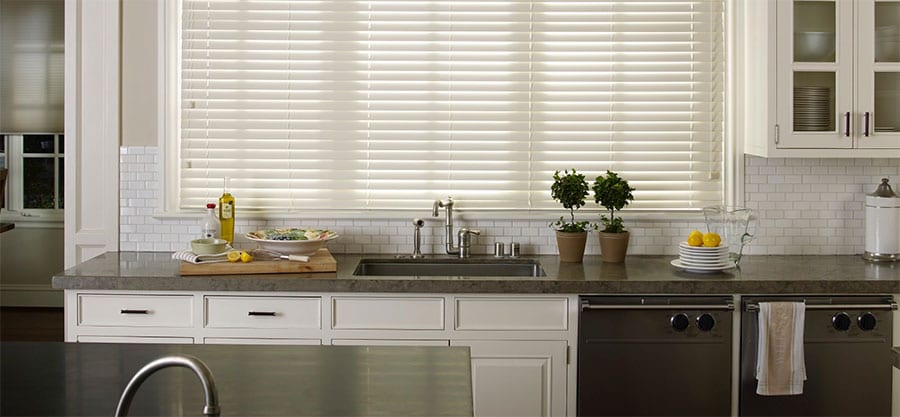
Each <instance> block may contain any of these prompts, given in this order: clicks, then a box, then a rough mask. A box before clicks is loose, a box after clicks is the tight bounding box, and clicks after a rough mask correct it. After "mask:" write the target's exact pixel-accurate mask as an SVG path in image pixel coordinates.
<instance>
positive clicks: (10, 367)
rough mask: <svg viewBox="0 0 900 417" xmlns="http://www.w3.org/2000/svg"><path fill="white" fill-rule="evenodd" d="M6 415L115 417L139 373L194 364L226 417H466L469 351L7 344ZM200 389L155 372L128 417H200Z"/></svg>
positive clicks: (183, 375) (0, 352)
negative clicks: (159, 363)
mask: <svg viewBox="0 0 900 417" xmlns="http://www.w3.org/2000/svg"><path fill="white" fill-rule="evenodd" d="M0 347H2V348H0V357H2V361H0V375H2V378H0V392H2V396H3V401H2V402H0V414H2V415H30V416H44V415H46V416H63V415H65V416H101V415H107V416H110V415H113V414H114V412H115V410H116V405H117V404H118V400H119V397H120V395H121V394H122V392H123V390H124V389H125V385H126V384H127V383H128V381H129V379H131V377H132V375H134V374H135V373H136V372H137V371H138V370H139V369H141V367H143V366H144V365H145V364H147V363H149V362H150V361H152V360H155V359H158V358H161V357H164V356H171V355H192V356H194V357H196V358H198V359H200V360H201V361H203V362H204V363H205V364H206V365H207V366H208V367H209V369H210V371H211V372H212V375H213V378H214V380H215V384H216V386H217V388H218V394H219V395H218V399H219V406H220V407H221V412H222V415H226V416H227V415H231V416H252V415H259V416H471V415H472V410H473V408H472V377H471V368H470V355H469V348H467V347H413V346H231V345H164V344H154V345H145V344H98V343H46V342H36V343H32V342H27V343H26V342H3V344H2V346H0ZM203 398H204V395H203V389H202V387H201V385H200V381H199V379H198V378H197V376H195V375H194V374H193V373H191V372H190V371H188V370H185V369H180V368H176V369H161V370H159V371H157V372H156V373H154V374H153V375H151V376H150V378H148V379H147V380H145V381H144V383H143V384H142V385H141V386H140V388H139V389H138V390H137V393H136V395H135V397H134V402H133V403H132V404H131V408H130V410H129V411H130V413H129V414H130V415H141V416H145V415H155V416H165V415H170V416H174V415H199V414H200V411H201V409H202V408H203V404H204V401H203Z"/></svg>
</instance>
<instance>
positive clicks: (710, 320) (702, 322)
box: [697, 313, 716, 332]
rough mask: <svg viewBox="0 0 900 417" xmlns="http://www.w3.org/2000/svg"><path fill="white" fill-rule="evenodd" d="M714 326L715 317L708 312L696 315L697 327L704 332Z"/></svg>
mask: <svg viewBox="0 0 900 417" xmlns="http://www.w3.org/2000/svg"><path fill="white" fill-rule="evenodd" d="M715 326H716V319H715V317H713V316H712V314H709V313H703V314H701V315H699V316H697V327H699V328H700V330H703V331H704V332H708V331H710V330H712V328H713V327H715Z"/></svg>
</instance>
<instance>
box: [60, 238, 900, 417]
mask: <svg viewBox="0 0 900 417" xmlns="http://www.w3.org/2000/svg"><path fill="white" fill-rule="evenodd" d="M335 258H336V259H337V271H336V272H332V273H315V274H270V275H223V276H180V275H178V263H177V262H176V261H173V260H172V259H171V258H170V254H169V253H154V252H121V253H114V252H112V253H106V254H103V255H101V256H99V257H97V258H94V259H91V260H89V261H87V262H85V263H83V264H80V265H78V266H76V267H74V268H70V269H68V270H66V271H64V272H62V273H60V274H58V275H57V276H55V277H54V278H53V285H54V287H55V288H61V289H64V290H65V307H66V326H65V327H66V340H67V341H70V342H106V343H125V342H127V343H193V344H269V345H271V344H291V345H304V344H313V345H364V346H375V345H434V346H468V347H469V348H470V349H471V358H472V369H473V371H472V376H473V381H472V387H473V391H474V393H473V404H474V408H475V415H476V416H488V415H549V416H574V415H575V414H576V408H577V407H576V387H577V379H576V378H577V374H578V372H577V364H578V361H579V350H578V346H579V342H578V328H579V317H580V314H581V299H580V298H579V296H580V295H586V294H595V295H623V296H624V295H637V296H643V295H666V296H672V297H678V296H683V295H694V296H696V295H711V296H720V298H724V299H725V300H726V303H725V305H726V308H727V309H728V310H729V314H730V312H731V311H734V312H735V313H736V314H737V315H739V314H741V311H740V310H741V300H742V297H744V296H746V295H790V296H792V297H795V298H796V299H797V300H803V299H805V298H806V297H809V296H819V297H818V298H821V297H822V296H824V297H826V298H827V297H828V296H830V295H837V294H843V295H879V296H884V297H883V298H885V299H890V298H891V297H892V296H893V297H894V299H896V295H897V294H900V265H896V264H873V263H869V262H866V261H865V260H863V259H862V258H861V257H859V256H746V257H744V259H743V261H742V264H741V268H740V269H733V270H729V271H725V272H721V273H713V274H692V273H686V272H683V271H680V270H677V269H675V268H674V267H673V266H671V265H670V261H671V260H672V259H675V257H674V256H631V257H628V258H627V259H626V262H625V263H623V264H608V263H603V262H602V261H601V260H600V257H599V256H587V257H585V260H584V263H572V264H569V263H560V262H559V259H558V258H557V257H556V256H527V257H525V258H532V259H536V260H538V261H539V262H540V263H541V266H542V268H543V270H544V272H545V273H546V274H545V275H544V276H537V277H495V276H355V275H353V272H354V270H355V269H356V266H357V264H358V263H359V261H360V260H362V259H371V258H390V256H387V255H380V256H364V255H337V256H335ZM483 259H485V258H480V259H479V257H473V259H472V260H471V261H472V262H477V261H479V260H483ZM689 312H690V313H691V314H694V315H696V312H692V311H689ZM691 317H693V316H691ZM669 319H670V317H668V316H661V317H660V320H661V323H663V325H667V323H668V320H669ZM727 320H728V321H730V319H727ZM739 327H740V326H734V327H733V329H734V333H733V334H732V337H731V338H733V339H734V340H740V334H739V333H738V329H739ZM721 328H723V329H724V328H725V326H723V327H721ZM726 337H727V336H726ZM735 343H737V342H735ZM731 360H732V363H733V365H732V368H733V369H738V368H737V366H738V360H739V358H738V356H737V355H731ZM737 387H738V380H737V374H736V373H735V374H733V375H732V396H733V397H732V401H731V404H732V406H733V412H734V413H736V410H737V409H736V407H737V404H738V401H737V396H738V394H737Z"/></svg>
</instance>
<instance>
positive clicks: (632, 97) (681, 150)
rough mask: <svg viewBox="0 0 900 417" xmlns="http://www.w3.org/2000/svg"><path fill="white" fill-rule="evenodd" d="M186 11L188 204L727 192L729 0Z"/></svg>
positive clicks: (390, 205) (420, 203)
mask: <svg viewBox="0 0 900 417" xmlns="http://www.w3.org/2000/svg"><path fill="white" fill-rule="evenodd" d="M182 7H183V12H182V15H181V17H182V43H181V46H182V51H181V59H182V63H181V79H182V89H181V95H182V102H181V103H182V109H181V141H180V167H181V168H180V171H179V175H180V182H179V185H180V194H179V197H180V198H179V204H180V207H182V208H197V207H202V206H203V203H205V202H206V201H207V200H212V199H214V198H215V197H216V196H218V195H219V194H220V193H221V186H222V178H223V177H225V176H229V177H231V178H233V179H232V184H231V189H232V193H233V194H235V195H236V196H238V198H239V201H240V204H241V207H242V208H244V209H247V208H258V209H274V210H290V209H407V208H408V209H417V210H422V209H423V208H428V207H430V205H431V202H432V201H433V200H434V199H435V198H438V197H442V196H446V195H452V196H453V197H454V198H455V199H457V200H459V201H460V202H464V203H463V204H460V207H461V208H470V209H543V208H554V209H555V208H558V205H557V204H556V203H553V202H552V201H551V200H550V193H549V185H550V179H551V176H552V173H553V171H555V170H563V169H570V168H573V167H574V168H577V169H578V170H579V171H582V172H585V173H586V174H587V175H588V176H589V178H591V179H592V178H593V177H594V176H596V175H597V174H599V173H602V172H604V171H605V170H606V169H612V170H615V171H618V172H619V173H620V174H621V175H622V176H623V177H625V178H627V179H628V180H629V181H630V182H631V183H632V185H633V186H635V187H636V188H637V189H638V191H637V192H635V202H634V204H633V205H632V206H631V207H633V208H636V209H638V208H644V209H690V208H696V207H702V206H704V205H709V204H716V203H720V202H721V201H722V181H721V179H720V173H721V171H722V160H723V158H722V156H723V155H722V153H723V151H722V135H723V133H722V130H723V126H722V123H723V122H722V119H723V114H724V111H723V108H722V106H723V95H724V91H723V89H724V51H723V45H724V43H723V32H724V28H723V27H722V21H723V4H722V0H716V1H713V0H696V1H674V0H670V1H665V0H662V1H652V2H651V1H637V0H630V1H624V2H622V1H619V2H612V1H545V2H541V1H526V0H521V1H481V0H469V1H452V0H450V1H412V0H405V1H404V0H393V1H349V0H341V1H302V0H281V1H277V0H270V1H256V0H202V1H201V0H183V4H182ZM462 206H465V207H462Z"/></svg>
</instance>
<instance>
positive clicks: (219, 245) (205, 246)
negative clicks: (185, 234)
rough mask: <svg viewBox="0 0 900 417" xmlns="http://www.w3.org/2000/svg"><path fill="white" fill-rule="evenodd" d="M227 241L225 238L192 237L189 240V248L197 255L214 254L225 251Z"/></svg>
mask: <svg viewBox="0 0 900 417" xmlns="http://www.w3.org/2000/svg"><path fill="white" fill-rule="evenodd" d="M227 248H228V241H227V240H225V239H211V238H206V239H194V240H192V241H191V250H192V251H194V253H195V254H197V255H215V254H217V253H222V252H225V250H226V249H227Z"/></svg>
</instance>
